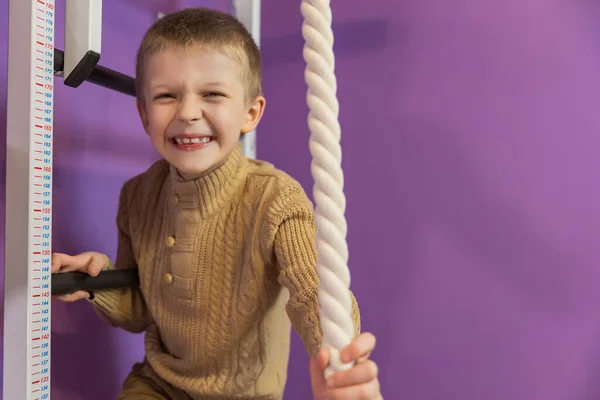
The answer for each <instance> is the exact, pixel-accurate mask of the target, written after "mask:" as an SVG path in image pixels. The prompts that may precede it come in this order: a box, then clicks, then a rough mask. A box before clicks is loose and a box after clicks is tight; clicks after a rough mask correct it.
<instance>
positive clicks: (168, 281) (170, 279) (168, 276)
mask: <svg viewBox="0 0 600 400" xmlns="http://www.w3.org/2000/svg"><path fill="white" fill-rule="evenodd" d="M165 283H166V284H167V285H170V284H171V283H173V275H171V274H169V273H168V272H167V273H166V274H165Z"/></svg>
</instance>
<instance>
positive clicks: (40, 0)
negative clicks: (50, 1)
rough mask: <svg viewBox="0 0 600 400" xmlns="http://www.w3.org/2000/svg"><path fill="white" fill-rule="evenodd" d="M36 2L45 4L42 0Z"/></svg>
mask: <svg viewBox="0 0 600 400" xmlns="http://www.w3.org/2000/svg"><path fill="white" fill-rule="evenodd" d="M37 2H38V3H40V4H43V5H46V3H44V2H43V1H42V0H37Z"/></svg>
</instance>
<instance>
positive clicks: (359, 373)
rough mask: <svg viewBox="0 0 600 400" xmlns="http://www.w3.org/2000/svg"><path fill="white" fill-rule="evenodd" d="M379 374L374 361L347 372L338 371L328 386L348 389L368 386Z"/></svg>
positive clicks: (356, 366)
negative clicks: (349, 387) (363, 385)
mask: <svg viewBox="0 0 600 400" xmlns="http://www.w3.org/2000/svg"><path fill="white" fill-rule="evenodd" d="M378 374H379V369H378V367H377V364H375V363H374V362H373V361H372V360H368V361H365V362H364V363H361V364H356V365H355V366H354V367H352V368H350V369H349V370H345V371H338V372H336V373H335V374H333V375H331V376H330V377H329V378H328V379H327V386H328V387H330V388H336V387H346V386H354V385H361V384H366V383H368V382H370V381H372V380H374V379H375V378H377V376H378Z"/></svg>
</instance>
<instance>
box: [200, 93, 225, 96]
mask: <svg viewBox="0 0 600 400" xmlns="http://www.w3.org/2000/svg"><path fill="white" fill-rule="evenodd" d="M204 96H206V97H223V96H224V95H223V94H222V93H219V92H208V93H205V94H204Z"/></svg>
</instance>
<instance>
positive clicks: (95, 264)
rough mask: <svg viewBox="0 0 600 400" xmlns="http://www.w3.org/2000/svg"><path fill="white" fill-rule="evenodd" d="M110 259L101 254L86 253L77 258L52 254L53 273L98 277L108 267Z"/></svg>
mask: <svg viewBox="0 0 600 400" xmlns="http://www.w3.org/2000/svg"><path fill="white" fill-rule="evenodd" d="M108 261H109V260H108V257H106V256H105V255H104V254H101V253H95V252H86V253H81V254H78V255H76V256H70V255H68V254H63V253H54V254H52V272H53V273H54V272H73V271H82V272H87V273H88V274H89V275H91V276H96V275H98V274H99V273H100V271H102V270H103V269H104V267H106V266H107V265H108Z"/></svg>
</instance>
